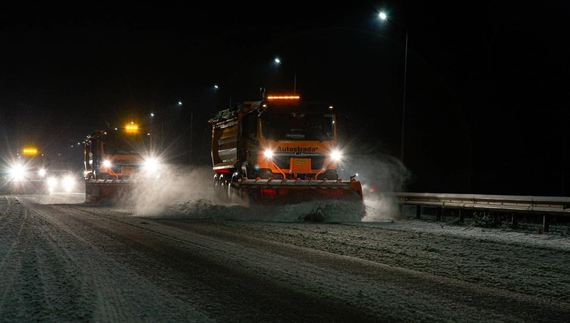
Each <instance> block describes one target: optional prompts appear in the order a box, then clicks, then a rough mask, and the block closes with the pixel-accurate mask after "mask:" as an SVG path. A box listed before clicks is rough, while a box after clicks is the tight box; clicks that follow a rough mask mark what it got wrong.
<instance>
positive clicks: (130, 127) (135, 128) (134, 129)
mask: <svg viewBox="0 0 570 323" xmlns="http://www.w3.org/2000/svg"><path fill="white" fill-rule="evenodd" d="M125 130H127V132H137V131H138V130H139V126H137V125H136V124H134V123H132V122H131V124H128V125H127V126H126V127H125Z"/></svg>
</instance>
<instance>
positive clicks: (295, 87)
mask: <svg viewBox="0 0 570 323" xmlns="http://www.w3.org/2000/svg"><path fill="white" fill-rule="evenodd" d="M274 61H275V64H277V65H281V60H280V59H279V57H276V58H275V60H274ZM293 94H297V72H295V77H294V78H293Z"/></svg>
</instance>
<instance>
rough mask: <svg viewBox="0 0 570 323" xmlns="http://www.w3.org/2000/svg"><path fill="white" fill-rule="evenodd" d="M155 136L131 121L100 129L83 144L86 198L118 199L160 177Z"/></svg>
mask: <svg viewBox="0 0 570 323" xmlns="http://www.w3.org/2000/svg"><path fill="white" fill-rule="evenodd" d="M151 143H152V141H151V133H150V132H148V131H146V130H145V129H143V128H142V127H139V126H138V124H136V123H135V122H130V123H128V124H126V125H125V126H123V127H116V128H109V129H107V130H96V131H94V132H93V133H91V134H90V135H88V136H87V138H86V139H85V140H84V141H83V147H84V151H83V158H84V172H83V175H84V179H85V198H86V200H87V201H99V200H101V199H116V198H120V197H122V196H123V195H124V193H127V192H129V191H130V190H131V189H132V188H133V186H134V185H135V184H137V183H139V182H144V181H150V180H154V179H156V178H158V177H159V176H160V171H159V165H158V162H157V159H156V156H155V155H154V152H153V147H152V145H151Z"/></svg>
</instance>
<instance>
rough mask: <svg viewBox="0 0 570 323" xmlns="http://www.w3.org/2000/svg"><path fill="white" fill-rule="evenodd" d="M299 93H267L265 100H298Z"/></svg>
mask: <svg viewBox="0 0 570 323" xmlns="http://www.w3.org/2000/svg"><path fill="white" fill-rule="evenodd" d="M300 98H301V97H300V96H299V95H268V96H267V100H299V99H300Z"/></svg>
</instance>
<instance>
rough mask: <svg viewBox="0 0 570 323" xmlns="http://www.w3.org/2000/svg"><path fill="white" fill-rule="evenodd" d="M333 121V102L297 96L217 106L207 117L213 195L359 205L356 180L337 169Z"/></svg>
mask: <svg viewBox="0 0 570 323" xmlns="http://www.w3.org/2000/svg"><path fill="white" fill-rule="evenodd" d="M337 121H338V120H337V114H336V113H335V111H334V108H333V106H331V105H327V104H323V103H317V102H305V101H302V100H301V98H300V96H298V95H267V96H266V95H265V94H264V95H263V97H262V100H260V101H246V102H244V103H243V104H239V105H238V106H237V107H235V108H229V109H225V110H222V111H219V112H218V113H217V114H216V115H215V116H214V117H213V118H212V119H210V123H211V125H212V146H211V155H212V164H213V170H214V179H213V185H214V190H215V194H216V197H217V199H218V200H222V201H232V200H234V199H236V198H237V199H239V200H243V201H245V202H247V203H249V204H252V203H253V204H256V203H257V204H266V205H267V204H282V203H283V204H291V203H298V202H305V201H318V200H341V201H351V202H356V206H358V207H361V205H362V204H363V203H362V186H361V184H360V182H359V181H356V180H355V179H354V176H352V177H351V178H350V179H341V178H339V175H338V173H337V167H338V165H339V162H340V159H341V157H342V156H341V150H340V149H341V147H339V130H338V129H337V127H338V122H337ZM309 220H311V219H309Z"/></svg>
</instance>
